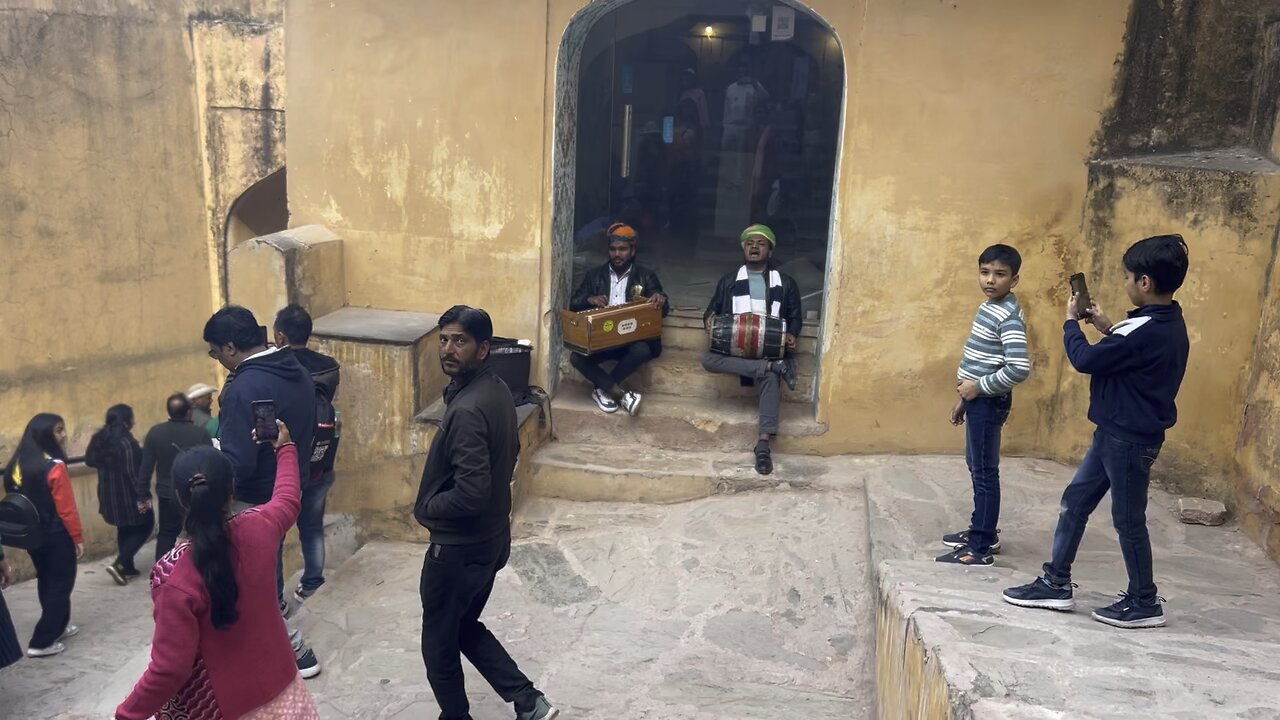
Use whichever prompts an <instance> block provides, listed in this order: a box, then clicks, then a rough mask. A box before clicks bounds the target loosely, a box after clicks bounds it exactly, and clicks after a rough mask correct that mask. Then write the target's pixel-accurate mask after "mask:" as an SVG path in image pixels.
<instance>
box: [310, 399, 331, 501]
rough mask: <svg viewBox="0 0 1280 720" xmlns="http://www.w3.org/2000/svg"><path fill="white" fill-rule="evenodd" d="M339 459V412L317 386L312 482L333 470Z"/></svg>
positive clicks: (312, 443)
mask: <svg viewBox="0 0 1280 720" xmlns="http://www.w3.org/2000/svg"><path fill="white" fill-rule="evenodd" d="M337 459H338V411H337V410H336V409H335V408H334V407H333V401H332V400H330V399H329V396H328V395H326V394H325V392H324V390H323V389H321V387H320V385H319V384H317V385H316V428H315V433H314V434H313V435H312V436H311V480H312V481H315V480H319V479H320V476H322V475H324V474H325V473H327V472H329V471H330V470H332V469H333V465H334V463H335V462H336V461H337Z"/></svg>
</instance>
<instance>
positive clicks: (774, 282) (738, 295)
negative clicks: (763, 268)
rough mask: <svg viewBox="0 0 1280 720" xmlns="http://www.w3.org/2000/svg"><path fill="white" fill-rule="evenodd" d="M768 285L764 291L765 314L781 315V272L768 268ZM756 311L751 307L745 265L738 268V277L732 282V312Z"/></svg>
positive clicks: (749, 288)
mask: <svg viewBox="0 0 1280 720" xmlns="http://www.w3.org/2000/svg"><path fill="white" fill-rule="evenodd" d="M768 281H769V287H768V288H767V289H766V291H765V307H766V309H767V310H766V312H765V314H766V315H768V316H770V317H782V273H779V272H778V271H777V270H773V269H770V270H769V271H768ZM749 312H756V311H755V310H752V309H751V281H750V280H748V279H747V266H746V265H743V266H742V267H740V268H738V277H737V278H736V279H735V280H734V283H733V314H734V315H741V314H742V313H749Z"/></svg>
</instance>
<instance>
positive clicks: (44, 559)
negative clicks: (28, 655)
mask: <svg viewBox="0 0 1280 720" xmlns="http://www.w3.org/2000/svg"><path fill="white" fill-rule="evenodd" d="M27 553H29V554H30V555H31V564H32V565H35V566H36V595H37V596H38V597H39V598H40V620H39V621H38V622H36V627H35V629H34V630H33V631H32V632H31V642H30V643H27V646H28V647H33V648H47V647H49V646H50V645H52V644H54V643H55V642H57V641H58V638H60V637H62V632H63V631H64V630H66V629H67V624H68V623H70V622H71V591H72V590H74V589H75V587H76V546H75V543H73V542H71V536H70V535H68V534H67V532H66V531H65V530H58V531H55V532H52V533H50V534H49V538H48V539H47V540H45V543H44V545H42V546H40V547H38V548H36V549H35V550H28V551H27Z"/></svg>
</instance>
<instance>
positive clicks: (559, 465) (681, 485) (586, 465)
mask: <svg viewBox="0 0 1280 720" xmlns="http://www.w3.org/2000/svg"><path fill="white" fill-rule="evenodd" d="M662 340H663V352H662V355H661V356H660V357H658V358H657V359H655V360H653V361H652V362H650V363H648V364H647V365H646V366H645V367H644V368H642V369H641V370H640V371H639V372H637V373H636V374H635V375H634V376H632V377H631V378H628V380H627V381H626V382H625V383H623V384H624V386H626V387H627V388H629V389H633V390H636V391H638V392H641V393H643V395H644V401H643V403H642V404H641V407H640V413H639V414H638V415H637V416H635V417H630V416H627V415H626V414H625V413H622V412H618V413H615V414H612V415H610V414H606V413H604V412H602V411H601V410H600V409H599V408H597V407H596V404H595V402H594V401H592V399H591V396H590V394H591V388H590V386H589V385H588V384H587V383H586V382H585V380H584V379H583V378H582V377H581V376H580V375H579V374H578V373H577V371H576V370H574V369H573V368H572V367H571V366H570V365H569V363H568V356H567V354H566V355H565V356H564V357H563V359H562V363H561V367H560V371H561V382H560V385H559V387H558V389H557V391H556V394H555V397H554V399H553V401H552V408H553V413H552V415H553V418H552V420H553V427H554V437H555V441H554V442H551V443H548V444H546V445H544V446H543V447H542V448H540V449H539V450H538V451H537V452H536V453H535V455H534V457H533V463H532V468H531V471H530V474H529V477H528V481H529V487H528V489H527V490H528V492H529V493H531V494H533V495H538V496H545V497H557V498H565V499H572V500H614V501H638V502H663V503H667V502H680V501H684V500H690V499H694V498H700V497H707V496H709V495H712V494H723V493H734V492H741V491H744V490H751V489H757V488H761V487H772V486H776V485H779V484H781V483H786V482H791V481H798V480H799V479H798V478H795V477H792V476H793V475H794V473H792V472H789V468H791V466H792V465H793V464H794V463H793V459H792V456H789V455H788V454H787V453H788V449H789V445H791V439H792V438H797V437H801V438H802V437H809V436H815V435H821V434H822V433H824V432H825V431H826V428H825V426H823V425H822V424H820V423H818V422H817V421H816V420H815V419H814V411H813V404H812V397H813V395H814V388H815V380H816V374H817V362H816V358H815V354H814V352H815V350H816V346H817V338H816V335H815V334H814V331H813V330H812V329H810V330H806V331H805V333H804V334H802V336H801V338H800V343H799V353H798V355H797V364H798V369H799V382H798V383H797V386H796V389H795V390H794V391H793V390H789V389H787V388H786V387H785V386H784V387H783V391H782V392H783V402H782V409H781V433H780V434H779V437H778V440H777V441H776V442H775V444H774V450H775V453H774V473H773V474H772V475H769V476H761V475H759V474H757V473H756V472H755V469H754V460H753V458H752V456H751V449H752V447H753V446H754V445H755V440H756V433H757V400H756V390H755V388H754V387H743V386H742V385H741V384H740V382H739V381H738V378H736V377H733V376H728V375H716V374H712V373H709V372H707V371H705V370H703V369H702V366H701V364H700V362H699V358H700V357H701V355H702V353H703V352H704V351H705V350H706V345H707V340H706V332H705V331H704V330H703V327H702V318H701V315H700V314H695V313H680V312H677V313H673V314H672V315H671V316H670V317H668V318H667V319H666V322H665V323H664V328H663V338H662Z"/></svg>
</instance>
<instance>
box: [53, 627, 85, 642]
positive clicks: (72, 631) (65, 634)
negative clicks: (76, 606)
mask: <svg viewBox="0 0 1280 720" xmlns="http://www.w3.org/2000/svg"><path fill="white" fill-rule="evenodd" d="M79 634H80V628H78V627H76V626H75V625H71V624H68V625H67V629H66V630H63V631H62V635H61V636H60V637H59V638H58V639H59V640H65V639H67V638H69V637H75V636H76V635H79Z"/></svg>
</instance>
